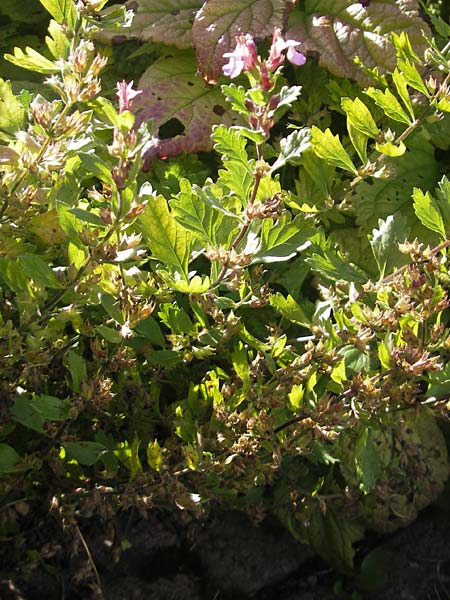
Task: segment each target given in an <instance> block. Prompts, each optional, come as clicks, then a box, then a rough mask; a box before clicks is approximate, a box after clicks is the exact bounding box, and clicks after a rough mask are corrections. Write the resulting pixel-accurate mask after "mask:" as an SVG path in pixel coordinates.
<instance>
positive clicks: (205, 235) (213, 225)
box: [170, 179, 237, 246]
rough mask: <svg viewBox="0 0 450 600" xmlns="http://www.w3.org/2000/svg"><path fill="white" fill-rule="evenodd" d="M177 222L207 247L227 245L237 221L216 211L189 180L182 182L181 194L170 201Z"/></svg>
mask: <svg viewBox="0 0 450 600" xmlns="http://www.w3.org/2000/svg"><path fill="white" fill-rule="evenodd" d="M170 208H171V210H172V211H173V213H174V216H175V218H176V220H177V221H178V222H179V223H181V225H183V227H185V228H186V229H189V230H190V231H192V232H193V233H194V234H195V235H196V237H197V238H198V240H199V241H201V243H202V244H205V246H218V245H220V244H226V243H227V242H228V239H229V237H230V233H231V232H232V231H233V230H234V229H236V226H237V224H236V221H235V220H234V219H231V218H230V217H227V216H226V215H225V214H224V213H222V212H218V211H217V210H215V209H214V208H213V207H212V206H211V204H210V203H209V202H206V200H205V197H204V196H203V195H200V194H198V193H196V191H194V190H193V189H192V186H191V184H190V182H189V181H188V180H187V179H182V180H181V181H180V192H179V193H178V195H177V197H176V198H174V199H172V200H171V201H170Z"/></svg>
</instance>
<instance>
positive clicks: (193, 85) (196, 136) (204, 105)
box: [134, 51, 237, 159]
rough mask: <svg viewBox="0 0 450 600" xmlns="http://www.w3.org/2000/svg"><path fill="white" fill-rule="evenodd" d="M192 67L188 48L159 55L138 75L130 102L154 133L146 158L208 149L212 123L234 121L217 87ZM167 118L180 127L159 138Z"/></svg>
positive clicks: (192, 63)
mask: <svg viewBox="0 0 450 600" xmlns="http://www.w3.org/2000/svg"><path fill="white" fill-rule="evenodd" d="M196 70H197V65H196V61H195V56H194V54H193V52H189V51H188V52H184V53H182V54H181V53H177V56H170V55H168V56H162V57H161V58H159V59H158V60H157V61H155V62H154V63H153V64H152V65H151V66H150V67H149V68H148V69H147V71H146V72H145V73H144V75H143V76H142V77H141V80H140V82H139V86H138V87H139V89H141V90H143V93H142V94H141V95H140V96H138V97H137V98H136V100H135V102H134V108H135V109H137V110H138V111H139V110H140V112H139V115H138V123H142V122H143V121H148V120H151V121H152V124H153V131H154V133H155V134H158V137H157V138H156V140H155V145H154V148H153V149H152V150H151V151H149V152H148V153H147V158H148V159H151V158H155V157H157V156H158V157H168V156H176V155H177V154H180V153H181V152H201V151H205V150H210V149H211V148H212V142H211V128H212V126H213V125H215V124H219V123H223V124H225V125H228V126H229V125H233V124H235V123H236V119H237V117H236V115H234V114H233V113H232V112H231V111H229V110H228V108H227V105H226V102H225V99H224V97H223V95H222V92H221V91H220V89H219V88H217V87H216V88H214V87H211V86H208V85H206V84H205V82H204V81H203V80H202V79H201V78H200V77H198V76H196V75H195V73H196ZM174 119H176V121H173V120H174ZM168 122H172V123H175V124H176V125H178V128H180V127H184V131H183V132H182V133H178V134H177V135H174V136H173V137H169V138H165V139H163V138H162V137H161V126H162V125H166V124H167V123H168ZM169 124H170V123H169ZM158 130H159V131H158ZM163 137H164V136H163Z"/></svg>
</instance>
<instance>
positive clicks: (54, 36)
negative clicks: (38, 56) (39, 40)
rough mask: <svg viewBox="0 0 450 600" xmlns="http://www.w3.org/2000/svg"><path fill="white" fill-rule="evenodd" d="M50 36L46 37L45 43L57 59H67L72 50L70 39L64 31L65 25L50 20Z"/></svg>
mask: <svg viewBox="0 0 450 600" xmlns="http://www.w3.org/2000/svg"><path fill="white" fill-rule="evenodd" d="M48 32H49V34H50V35H49V36H47V37H46V38H45V43H46V44H47V46H48V49H49V50H50V52H51V53H52V56H53V58H55V59H56V60H59V59H63V60H66V59H67V57H68V54H69V52H70V41H69V39H68V38H67V36H66V35H65V33H64V27H63V26H62V25H60V24H59V23H57V22H56V21H50V25H49V26H48Z"/></svg>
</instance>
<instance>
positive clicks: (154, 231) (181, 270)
mask: <svg viewBox="0 0 450 600" xmlns="http://www.w3.org/2000/svg"><path fill="white" fill-rule="evenodd" d="M138 228H139V229H140V231H141V233H142V236H143V238H144V241H145V242H146V243H147V244H148V246H149V248H150V250H151V251H152V254H153V256H154V257H155V258H156V259H157V260H159V261H160V262H162V263H163V264H165V265H167V266H169V267H171V268H172V269H174V270H175V271H176V272H177V273H178V274H179V275H181V276H182V277H183V278H184V279H185V280H186V281H188V263H189V258H190V253H191V247H192V242H193V240H192V236H191V234H190V233H189V232H188V231H187V230H186V229H184V227H182V226H181V225H180V224H179V223H177V221H176V220H175V217H174V215H173V214H172V213H171V212H169V209H168V206H167V201H166V199H165V198H164V196H162V195H159V196H157V197H156V198H154V199H153V198H152V199H151V200H150V201H149V202H148V204H147V207H146V209H145V212H144V213H143V214H142V215H141V216H140V217H139V219H138Z"/></svg>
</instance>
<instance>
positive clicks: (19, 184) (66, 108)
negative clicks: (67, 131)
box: [0, 103, 73, 219]
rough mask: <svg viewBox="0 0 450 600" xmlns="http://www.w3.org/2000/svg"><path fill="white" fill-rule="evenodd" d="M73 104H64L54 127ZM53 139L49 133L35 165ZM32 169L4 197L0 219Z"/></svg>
mask: <svg viewBox="0 0 450 600" xmlns="http://www.w3.org/2000/svg"><path fill="white" fill-rule="evenodd" d="M72 106H73V104H71V103H70V104H66V105H65V106H64V108H63V110H62V111H61V112H60V113H59V115H58V118H57V119H56V122H55V124H54V126H53V129H56V128H57V126H58V125H59V123H60V121H61V120H62V119H63V118H65V117H66V115H67V114H68V112H69V111H70V109H71V108H72ZM52 139H53V138H52V137H51V135H50V134H49V136H48V137H47V139H46V140H45V142H44V143H43V144H42V146H41V149H40V150H39V152H38V154H37V156H36V158H35V160H34V163H33V167H34V166H36V165H38V164H39V163H40V162H41V160H42V158H43V156H44V154H45V153H46V151H47V149H48V147H49V145H50V142H51V141H52ZM30 170H31V169H30V168H28V169H27V170H26V171H23V172H22V174H21V175H20V176H19V177H18V178H17V179H16V181H15V183H14V185H13V187H12V189H11V190H10V192H9V195H8V196H7V197H6V198H5V199H4V201H3V204H2V207H1V208H0V219H2V218H3V217H4V215H5V213H6V211H7V210H8V207H9V198H10V197H11V196H13V194H15V193H16V192H17V190H18V189H19V187H20V186H21V185H22V183H23V182H24V181H25V179H26V178H27V176H28V175H29V171H30Z"/></svg>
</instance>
